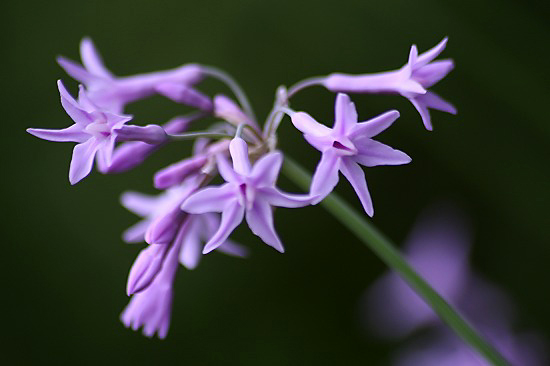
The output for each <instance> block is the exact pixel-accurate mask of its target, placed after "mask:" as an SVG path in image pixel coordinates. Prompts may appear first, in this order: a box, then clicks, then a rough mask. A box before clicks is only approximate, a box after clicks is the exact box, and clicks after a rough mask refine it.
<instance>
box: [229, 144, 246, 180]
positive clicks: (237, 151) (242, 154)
mask: <svg viewBox="0 0 550 366" xmlns="http://www.w3.org/2000/svg"><path fill="white" fill-rule="evenodd" d="M229 152H230V153H231V159H232V160H233V170H234V171H235V172H237V173H238V174H240V175H244V176H248V175H249V174H250V170H251V167H250V160H249V158H248V145H247V144H246V142H245V141H244V140H243V139H242V138H240V137H235V138H234V139H233V140H231V143H230V144H229Z"/></svg>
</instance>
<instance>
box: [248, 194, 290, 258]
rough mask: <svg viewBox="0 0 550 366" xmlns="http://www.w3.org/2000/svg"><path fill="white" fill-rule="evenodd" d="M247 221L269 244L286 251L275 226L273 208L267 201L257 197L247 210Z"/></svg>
mask: <svg viewBox="0 0 550 366" xmlns="http://www.w3.org/2000/svg"><path fill="white" fill-rule="evenodd" d="M246 222H247V223H248V226H249V227H250V230H252V232H253V233H254V234H256V235H257V236H259V237H260V238H261V239H262V240H263V241H264V242H265V243H266V244H267V245H269V246H271V247H273V248H275V249H276V250H278V251H279V252H281V253H284V251H285V249H284V248H283V244H282V243H281V240H280V239H279V236H278V235H277V233H276V232H275V227H274V226H273V209H272V208H271V206H270V205H269V203H268V202H267V201H264V200H262V199H256V200H255V201H254V205H253V206H252V208H251V209H250V210H247V211H246Z"/></svg>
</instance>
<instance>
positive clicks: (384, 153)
mask: <svg viewBox="0 0 550 366" xmlns="http://www.w3.org/2000/svg"><path fill="white" fill-rule="evenodd" d="M356 146H357V149H358V150H359V153H358V154H357V155H356V156H354V157H352V159H354V160H355V161H357V162H358V163H359V164H362V165H365V166H369V167H371V166H377V165H401V164H407V163H410V162H411V158H410V157H409V156H408V155H407V154H405V153H404V152H402V151H399V150H396V149H394V148H392V147H390V146H388V145H386V144H383V143H381V142H379V141H375V140H371V139H368V138H364V139H358V140H357V141H356Z"/></svg>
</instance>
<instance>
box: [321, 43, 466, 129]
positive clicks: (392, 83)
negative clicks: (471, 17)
mask: <svg viewBox="0 0 550 366" xmlns="http://www.w3.org/2000/svg"><path fill="white" fill-rule="evenodd" d="M446 45H447V38H444V39H443V40H442V41H441V42H439V44H437V45H436V46H435V47H433V48H432V49H430V50H428V51H426V52H424V53H422V54H421V55H418V50H417V48H416V46H415V45H412V47H411V50H410V52H409V60H408V62H407V63H406V64H405V65H404V66H403V67H401V68H400V69H398V70H394V71H387V72H381V73H376V74H362V75H349V74H342V73H334V74H331V75H329V76H328V77H326V78H325V79H323V81H322V84H323V85H324V86H325V87H326V88H327V89H329V90H331V91H334V92H344V93H398V94H401V95H402V96H404V97H406V98H407V99H409V101H410V102H411V103H412V104H413V105H414V107H415V108H416V109H417V110H418V112H419V113H420V116H421V117H422V122H423V123H424V126H425V127H426V129H428V130H432V124H431V119H430V114H429V112H428V108H433V109H437V110H440V111H444V112H447V113H451V114H456V109H455V108H454V107H453V106H452V105H451V104H450V103H448V102H446V101H444V100H443V99H441V98H440V97H439V96H437V94H435V93H433V92H430V91H427V90H426V89H428V88H430V87H431V86H433V85H434V84H436V83H437V82H439V81H440V80H441V79H443V78H444V77H445V76H446V75H447V74H448V73H449V72H450V71H451V70H452V69H453V68H454V62H453V61H452V60H438V61H433V60H434V59H435V58H436V57H437V56H439V54H440V53H441V52H443V50H444V49H445V46H446ZM432 61H433V62H432Z"/></svg>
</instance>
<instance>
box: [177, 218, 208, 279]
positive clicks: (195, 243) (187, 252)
mask: <svg viewBox="0 0 550 366" xmlns="http://www.w3.org/2000/svg"><path fill="white" fill-rule="evenodd" d="M188 220H192V222H190V224H189V225H190V226H189V228H188V232H187V235H186V236H185V238H184V239H183V243H182V247H181V249H180V253H179V261H180V263H181V264H182V265H183V266H184V267H185V268H187V269H195V268H196V267H197V265H198V264H199V261H200V259H201V256H202V253H201V241H200V237H199V230H198V227H197V224H198V223H199V222H197V217H196V216H190V217H189V218H188Z"/></svg>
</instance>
